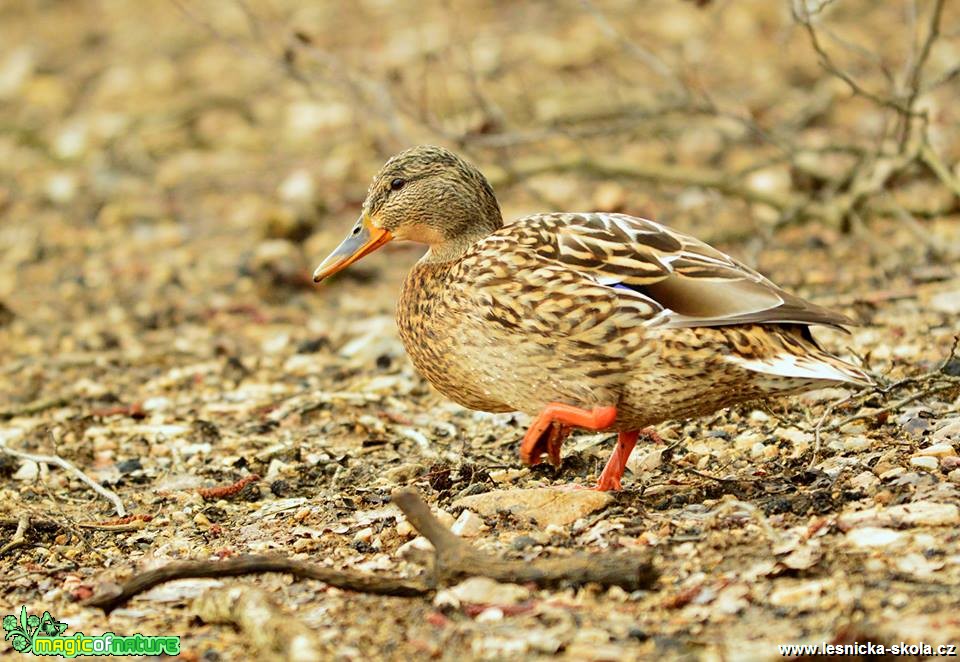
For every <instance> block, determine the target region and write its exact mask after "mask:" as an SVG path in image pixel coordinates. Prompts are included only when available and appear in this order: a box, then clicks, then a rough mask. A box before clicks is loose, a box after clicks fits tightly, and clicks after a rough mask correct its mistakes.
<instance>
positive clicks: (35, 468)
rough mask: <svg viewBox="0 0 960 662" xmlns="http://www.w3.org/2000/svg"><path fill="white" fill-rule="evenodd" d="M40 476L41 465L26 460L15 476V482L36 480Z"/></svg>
mask: <svg viewBox="0 0 960 662" xmlns="http://www.w3.org/2000/svg"><path fill="white" fill-rule="evenodd" d="M39 475H40V465H39V464H37V463H36V462H34V461H33V460H24V461H23V464H21V465H20V468H19V469H17V471H16V473H15V474H13V479H14V480H36V479H37V476H39Z"/></svg>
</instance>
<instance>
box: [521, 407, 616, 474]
mask: <svg viewBox="0 0 960 662" xmlns="http://www.w3.org/2000/svg"><path fill="white" fill-rule="evenodd" d="M616 418H617V408H616V407H597V408H595V409H593V410H587V409H580V408H579V407H574V406H572V405H565V404H561V403H559V402H551V403H550V404H548V405H547V406H546V407H544V408H543V411H541V412H540V414H539V415H538V416H537V418H536V419H534V421H533V423H532V424H531V425H530V429H529V430H527V433H526V434H525V435H524V436H523V443H522V444H521V445H520V459H521V460H522V461H523V463H524V464H537V462H539V461H540V456H541V455H542V454H543V452H544V451H545V450H546V451H547V454H548V455H549V456H550V459H551V461H553V462H554V464H559V463H560V445H561V444H562V443H563V439H564V437H566V436H567V434H568V433H569V430H568V429H567V428H569V427H578V428H586V429H588V430H604V429H606V428H608V427H610V426H611V425H613V422H614V420H616ZM621 473H622V472H621Z"/></svg>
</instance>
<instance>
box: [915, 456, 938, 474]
mask: <svg viewBox="0 0 960 662" xmlns="http://www.w3.org/2000/svg"><path fill="white" fill-rule="evenodd" d="M910 466H912V467H917V468H919V469H923V470H925V471H936V470H937V468H938V467H939V466H940V460H938V459H937V458H935V457H931V456H929V455H918V456H914V457H911V458H910Z"/></svg>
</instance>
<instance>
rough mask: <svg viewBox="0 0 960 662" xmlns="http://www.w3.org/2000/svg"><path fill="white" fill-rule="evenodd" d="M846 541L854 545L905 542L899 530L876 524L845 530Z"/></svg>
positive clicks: (890, 545)
mask: <svg viewBox="0 0 960 662" xmlns="http://www.w3.org/2000/svg"><path fill="white" fill-rule="evenodd" d="M847 542H848V543H850V544H851V545H853V546H854V547H860V548H870V547H895V546H899V545H902V544H904V543H905V542H906V536H905V535H904V534H903V533H901V532H900V531H894V530H893V529H886V528H882V527H877V526H863V527H860V528H858V529H852V530H850V531H848V532H847Z"/></svg>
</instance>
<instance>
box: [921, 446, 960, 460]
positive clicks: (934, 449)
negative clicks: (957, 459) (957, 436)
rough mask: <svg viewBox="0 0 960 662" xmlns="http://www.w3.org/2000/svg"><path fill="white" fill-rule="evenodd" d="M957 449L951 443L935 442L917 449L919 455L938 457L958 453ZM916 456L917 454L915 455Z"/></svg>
mask: <svg viewBox="0 0 960 662" xmlns="http://www.w3.org/2000/svg"><path fill="white" fill-rule="evenodd" d="M956 454H957V451H956V449H954V447H953V445H951V444H946V443H942V444H933V445H932V446H927V447H926V448H921V449H920V450H918V451H917V453H916V455H917V456H923V455H933V456H936V457H946V456H948V455H956ZM915 457H916V456H915Z"/></svg>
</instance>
